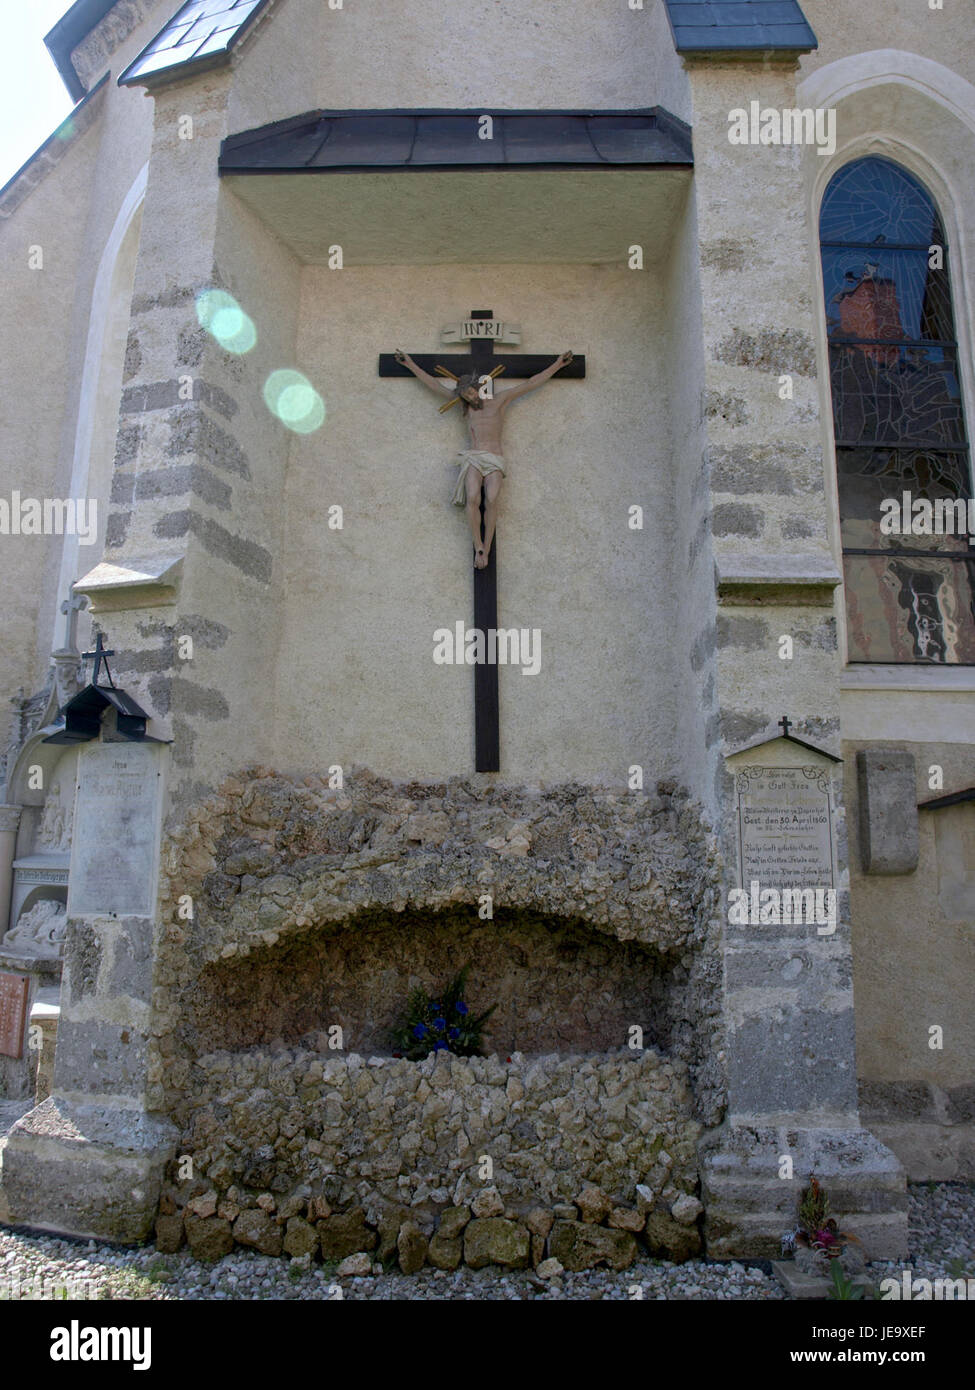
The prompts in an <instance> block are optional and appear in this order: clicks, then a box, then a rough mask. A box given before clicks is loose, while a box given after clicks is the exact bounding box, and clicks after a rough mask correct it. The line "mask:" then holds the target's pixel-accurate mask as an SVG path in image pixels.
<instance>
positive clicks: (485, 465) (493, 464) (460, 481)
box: [453, 449, 505, 507]
mask: <svg viewBox="0 0 975 1390" xmlns="http://www.w3.org/2000/svg"><path fill="white" fill-rule="evenodd" d="M457 460H458V462H459V464H460V472H459V473H458V475H457V486H456V487H455V488H454V496H453V503H454V506H455V507H463V506H466V504H467V471H468V469H469V468H476V469H477V471H478V472H479V473H480V475H481V477H482V478H485V477H487V475H488V474H489V473H500V474H501V476H502V478H503V477H504V476H505V472H504V459H503V458H502V457H501V455H500V454H489V453H486V452H485V450H483V449H465V450H463V452H462V453H459V454H458V455H457Z"/></svg>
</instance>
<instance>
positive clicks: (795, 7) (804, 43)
mask: <svg viewBox="0 0 975 1390" xmlns="http://www.w3.org/2000/svg"><path fill="white" fill-rule="evenodd" d="M666 5H667V13H668V15H669V16H670V27H671V29H672V30H673V31H674V43H675V45H676V48H677V52H678V53H698V54H702V55H705V54H709V53H741V52H744V53H748V52H753V53H754V52H761V53H772V52H779V53H809V52H810V51H811V50H812V49H814V48H817V47H818V42H817V39H816V35H815V34H814V33H813V31H812V29H811V28H810V26H809V22H808V21H807V19H806V16H805V15H804V14H803V12H802V10H801V9H800V7H799V3H798V0H666Z"/></svg>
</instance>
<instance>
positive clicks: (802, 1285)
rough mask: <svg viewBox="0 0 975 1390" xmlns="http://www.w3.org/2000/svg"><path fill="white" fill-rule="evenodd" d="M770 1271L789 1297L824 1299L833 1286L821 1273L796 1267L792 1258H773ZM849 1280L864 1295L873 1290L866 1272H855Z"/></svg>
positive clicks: (827, 1296) (871, 1282)
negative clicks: (806, 1271) (812, 1272)
mask: <svg viewBox="0 0 975 1390" xmlns="http://www.w3.org/2000/svg"><path fill="white" fill-rule="evenodd" d="M772 1272H773V1274H774V1275H775V1277H776V1278H777V1279H778V1281H779V1283H780V1284H781V1285H782V1287H783V1288H784V1289H785V1291H786V1293H787V1294H789V1296H790V1297H791V1298H800V1299H809V1298H818V1299H826V1298H829V1295H830V1290H831V1289H832V1287H833V1285H832V1282H831V1280H829V1279H824V1278H823V1276H822V1275H821V1274H806V1273H804V1271H803V1270H801V1269H797V1268H796V1266H795V1264H794V1263H793V1261H792V1260H773V1261H772ZM851 1282H852V1283H853V1284H855V1285H857V1286H858V1287H859V1288H861V1289H863V1292H864V1295H865V1296H869V1295H870V1294H871V1293H872V1291H873V1280H872V1279H871V1278H870V1276H869V1275H868V1274H856V1275H854V1276H853V1278H852V1281H851Z"/></svg>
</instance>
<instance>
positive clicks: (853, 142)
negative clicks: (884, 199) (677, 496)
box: [797, 53, 975, 695]
mask: <svg viewBox="0 0 975 1390" xmlns="http://www.w3.org/2000/svg"><path fill="white" fill-rule="evenodd" d="M895 56H896V57H898V58H899V59H901V60H903V65H904V66H905V68H912V67H913V66H918V67H919V68H920V69H921V70H922V73H921V76H922V77H923V78H924V79H925V80H924V81H922V80H921V78H920V77H918V76H917V75H916V74H913V73H907V72H905V73H901V72H900V71H899V70H898V71H893V70H891V69H889V67H888V64H887V62H886V61H881V60H885V59H886V57H887V54H886V53H880V54H859V55H854V57H848V58H844V59H839V60H837V61H836V62H835V63H832V64H828V65H827V67H826V68H825V69H820V70H818V71H815V72H813V73H811V74H810V76H809V77H808V78H806V79H805V80H804V81H803V82H802V83H801V84H800V87H799V88H798V96H797V100H799V101H800V102H804V103H807V104H808V103H810V102H811V103H813V104H816V105H819V106H826V107H828V106H831V105H837V104H839V103H841V102H842V101H843V100H844V99H845V98H846V97H849V96H851V95H856V94H857V93H859V92H861V91H864V90H866V89H867V88H869V87H873V86H876V85H879V84H883V85H888V84H889V85H891V86H894V87H896V86H897V85H898V84H901V83H903V85H904V86H906V87H908V88H910V89H912V90H917V91H920V92H922V93H923V94H924V95H925V96H928V97H929V98H930V99H931V100H932V101H937V103H938V105H939V106H941V107H943V112H944V115H945V116H946V118H949V119H950V118H951V117H954V118H955V119H956V120H961V121H962V122H963V124H964V125H965V126H966V127H967V128H968V129H969V130H970V131H971V132H972V134H973V135H975V87H973V86H972V85H971V84H969V83H967V82H965V81H964V80H963V79H960V78H959V77H958V76H957V74H955V73H952V72H951V71H950V69H947V68H943V67H942V66H941V65H940V64H937V63H933V62H931V61H930V60H926V59H925V60H921V59H917V58H916V55H911V54H897V55H895ZM908 59H910V60H912V61H911V62H910V63H908V62H907V60H908ZM833 69H835V70H836V71H835V74H834V73H833V71H832V70H833ZM861 69H862V71H861ZM929 70H930V71H929ZM932 71H933V72H935V73H936V75H937V76H938V78H939V80H941V81H942V85H944V83H947V84H948V86H950V87H951V88H952V92H953V96H954V98H955V99H954V100H952V101H948V100H947V99H942V98H941V96H940V93H939V92H938V90H937V89H935V88H933V87H932V85H931V84H930V81H929V79H930V76H931V72H932ZM956 89H964V90H963V92H962V95H964V96H965V97H966V99H967V98H970V100H967V104H966V105H965V107H964V110H963V111H961V110H960V109H958V101H957V98H958V96H959V90H956ZM869 155H880V156H881V157H883V158H886V159H890V160H892V161H894V162H895V163H897V164H900V165H902V166H903V168H905V169H906V170H907V172H908V173H910V174H912V175H913V176H914V177H915V178H917V179H919V180H920V181H921V182H922V184H924V186H925V187H926V188H927V189H928V191H929V192H930V194H931V196H932V197H933V198H934V199H935V202H936V203H937V207H938V211H939V212H940V214H941V219H942V222H943V224H944V227H945V231H946V236H947V241H948V245H949V246H950V247H951V248H953V252H952V258H953V262H954V269H953V273H952V295H953V304H954V309H955V332H956V334H957V338H958V344H959V356H960V369H961V377H962V394H963V399H964V401H965V405H966V411H967V415H968V418H969V420H971V419H972V418H973V416H972V405H973V404H975V339H973V335H972V324H973V323H975V270H973V268H972V267H970V266H969V265H968V261H969V259H970V256H969V254H968V251H967V247H966V244H965V240H964V238H963V236H962V234H961V225H960V222H959V218H958V208H959V206H960V203H961V190H959V189H957V188H956V186H955V184H954V181H953V180H952V179H951V178H950V177H949V176H948V175H946V174H945V172H944V171H943V170H942V168H940V167H939V166H938V165H937V164H936V162H935V161H934V159H932V158H929V157H928V155H927V154H926V153H922V152H921V151H920V150H919V149H918V148H917V147H915V146H913V145H907V144H904V143H903V142H902V141H901V140H900V139H898V138H897V137H896V136H895V135H892V134H890V133H888V132H884V131H882V130H877V129H872V130H867V131H862V132H861V133H859V134H857V135H855V136H853V137H852V138H850V139H848V140H847V141H846V142H841V143H838V145H837V148H836V151H835V153H834V154H833V155H832V156H830V157H828V158H826V159H814V160H807V165H806V173H807V179H806V189H807V209H808V216H809V236H810V243H809V254H810V258H811V267H812V288H813V309H814V326H815V337H816V349H817V361H818V363H819V364H820V371H819V385H820V418H821V421H822V430H823V446H824V448H823V456H824V484H825V489H826V501H827V526H828V531H829V539H830V548H831V550H832V552H833V555H834V558H835V559H836V562H837V564H838V565H839V564H840V563H841V558H842V549H841V544H840V512H839V489H838V485H837V474H836V462H835V449H834V443H833V441H834V434H833V408H832V393H831V390H830V383H829V374H828V371H827V370H825V369H826V367H827V365H828V361H829V353H828V340H827V333H826V301H825V289H824V282H823V269H822V262H821V257H820V249H819V216H820V209H821V207H822V201H823V197H824V196H825V193H826V190H827V188H828V187H829V185H830V182H831V181H832V179H833V177H834V176H835V174H836V173H837V172H838V171H839V170H840V169H841V168H843V167H844V166H845V165H846V164H849V163H852V162H853V161H854V160H857V159H862V158H864V157H865V156H869ZM835 612H836V621H837V637H838V647H839V651H840V652H841V653H844V656H843V657H842V663H843V664H842V666H841V671H840V686H841V689H844V690H877V691H897V690H907V691H911V692H918V693H923V692H930V693H931V694H933V695H938V694H940V693H942V692H951V691H961V690H964V691H968V690H975V667H971V666H941V665H935V664H932V663H929V662H921V663H918V664H916V665H914V664H909V663H901V664H899V665H898V664H892V663H882V662H876V663H872V662H848V661H847V660H846V657H845V653H846V651H847V627H846V603H845V602H844V599H843V589H842V587H840V588H838V589H837V590H836V605H835Z"/></svg>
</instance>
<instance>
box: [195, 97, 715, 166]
mask: <svg viewBox="0 0 975 1390" xmlns="http://www.w3.org/2000/svg"><path fill="white" fill-rule="evenodd" d="M485 114H490V116H491V119H492V121H493V122H494V127H493V128H494V139H492V140H483V141H481V140H472V139H471V130H472V123H474V122H476V121H477V120H479V119H481V118H482V117H483V116H484V115H485ZM692 162H693V155H692V153H691V138H690V131H689V129H688V127H687V126H686V125H685V124H684V123H683V121H679V120H677V118H676V117H675V116H671V115H670V113H669V112H667V111H664V110H663V108H662V107H649V108H647V109H646V110H643V111H497V112H488V113H486V112H485V111H484V109H483V108H478V110H477V111H455V110H448V111H442V110H440V111H399V110H396V111H312V112H309V113H308V114H306V115H304V116H297V117H295V118H294V119H292V120H286V121H276V122H275V123H274V124H273V125H269V126H262V127H261V128H260V129H258V130H248V131H244V132H243V133H241V134H240V135H232V136H230V137H228V139H226V140H224V142H223V145H222V147H221V151H220V172H221V173H222V174H244V173H246V174H281V173H292V174H294V173H299V174H301V173H324V172H329V171H336V170H343V171H351V170H366V169H377V168H401V169H456V168H465V169H471V168H489V167H492V166H495V167H496V166H498V165H502V166H521V167H526V166H527V167H533V168H542V167H549V168H550V167H566V166H568V167H572V168H583V167H585V166H587V165H593V166H596V167H603V168H606V167H612V166H620V165H622V166H629V167H656V166H657V165H661V164H691V163H692Z"/></svg>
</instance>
